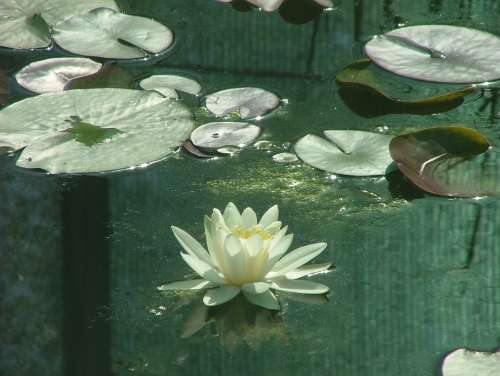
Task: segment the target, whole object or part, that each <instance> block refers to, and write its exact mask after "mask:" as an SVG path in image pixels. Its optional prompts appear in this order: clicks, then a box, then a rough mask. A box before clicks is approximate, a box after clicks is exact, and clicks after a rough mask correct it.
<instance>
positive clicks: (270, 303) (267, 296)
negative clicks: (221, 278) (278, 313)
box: [243, 290, 280, 310]
mask: <svg viewBox="0 0 500 376" xmlns="http://www.w3.org/2000/svg"><path fill="white" fill-rule="evenodd" d="M243 294H244V295H245V297H246V298H247V299H248V301H249V302H250V303H252V304H255V305H258V306H260V307H264V308H267V309H274V310H279V309H280V303H279V302H278V299H277V298H276V296H274V294H273V293H272V292H271V291H270V290H267V291H266V292H263V293H262V294H257V295H255V294H249V293H247V292H245V291H243Z"/></svg>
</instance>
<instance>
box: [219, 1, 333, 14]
mask: <svg viewBox="0 0 500 376" xmlns="http://www.w3.org/2000/svg"><path fill="white" fill-rule="evenodd" d="M217 1H220V2H222V3H230V2H231V1H233V0H217ZM247 1H248V2H249V3H250V4H253V5H255V6H257V7H259V8H261V9H262V10H264V11H266V12H273V11H275V10H276V9H278V8H279V7H280V5H281V4H282V3H283V1H285V0H247ZM312 1H314V2H315V3H317V4H319V5H321V6H322V7H325V8H331V7H333V2H332V0H312Z"/></svg>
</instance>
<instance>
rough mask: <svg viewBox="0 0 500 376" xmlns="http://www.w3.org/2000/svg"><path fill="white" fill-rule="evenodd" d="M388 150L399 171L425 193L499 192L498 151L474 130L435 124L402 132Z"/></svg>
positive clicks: (499, 156)
mask: <svg viewBox="0 0 500 376" xmlns="http://www.w3.org/2000/svg"><path fill="white" fill-rule="evenodd" d="M390 152H391V156H392V158H393V159H394V161H395V163H396V165H397V167H398V168H399V170H400V171H401V172H402V173H403V174H404V175H406V177H408V179H410V180H411V181H412V182H413V183H414V184H416V185H417V186H418V187H420V188H421V189H423V190H424V191H426V192H430V193H433V194H436V195H441V196H456V197H476V196H487V195H498V194H500V168H499V166H500V152H499V150H498V149H496V148H490V144H489V142H488V140H487V139H486V138H485V137H484V136H483V135H481V134H480V133H479V132H477V131H475V130H474V129H471V128H464V127H439V128H431V129H425V130H422V131H418V132H414V133H409V134H405V135H402V136H398V137H395V138H394V139H393V140H392V141H391V144H390Z"/></svg>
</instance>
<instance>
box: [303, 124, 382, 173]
mask: <svg viewBox="0 0 500 376" xmlns="http://www.w3.org/2000/svg"><path fill="white" fill-rule="evenodd" d="M323 133H324V135H325V137H326V138H327V139H324V138H321V137H318V136H314V135H310V134H308V135H306V136H304V137H302V138H301V139H300V140H299V141H297V143H296V144H295V146H294V149H295V152H296V153H297V155H298V157H299V158H300V159H302V160H303V161H304V162H305V163H307V164H309V165H311V166H313V167H316V168H318V169H320V170H324V171H328V172H333V173H335V174H341V175H352V176H372V175H384V174H385V171H386V169H387V167H388V166H389V165H390V164H391V163H392V159H391V156H390V154H389V143H390V141H391V138H392V137H391V136H388V135H384V134H379V133H372V132H365V131H350V130H346V131H336V130H332V131H324V132H323Z"/></svg>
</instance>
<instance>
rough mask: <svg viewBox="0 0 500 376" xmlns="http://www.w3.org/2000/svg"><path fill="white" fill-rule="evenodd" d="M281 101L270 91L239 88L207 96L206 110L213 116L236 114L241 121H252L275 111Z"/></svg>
mask: <svg viewBox="0 0 500 376" xmlns="http://www.w3.org/2000/svg"><path fill="white" fill-rule="evenodd" d="M280 103H281V99H280V98H279V97H278V96H277V95H276V94H274V93H271V92H270V91H267V90H264V89H260V88H255V87H241V88H235V89H227V90H221V91H218V92H216V93H213V94H210V95H207V97H206V98H205V106H206V108H207V109H208V110H209V111H210V112H211V113H213V114H214V115H215V116H219V117H222V116H226V115H229V114H233V113H235V114H237V115H238V116H239V117H240V118H241V119H254V118H257V117H259V116H262V115H265V114H267V113H268V112H270V111H272V110H274V109H276V108H277V107H278V106H279V105H280Z"/></svg>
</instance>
